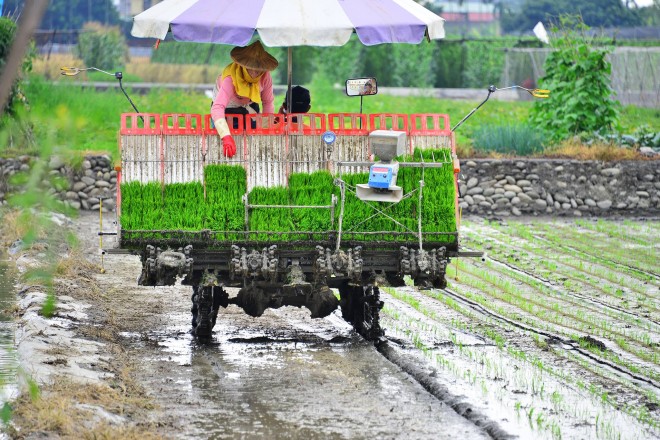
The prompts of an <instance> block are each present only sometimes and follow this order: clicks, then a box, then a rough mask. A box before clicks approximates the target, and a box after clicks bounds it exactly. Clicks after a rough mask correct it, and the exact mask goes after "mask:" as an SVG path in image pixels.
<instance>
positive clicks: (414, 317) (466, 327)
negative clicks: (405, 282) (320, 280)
mask: <svg viewBox="0 0 660 440" xmlns="http://www.w3.org/2000/svg"><path fill="white" fill-rule="evenodd" d="M388 291H389V292H392V293H393V295H394V296H393V297H392V298H389V297H387V298H386V299H385V301H386V309H385V312H386V313H385V314H386V316H385V318H384V322H385V323H386V325H387V328H388V336H389V337H392V338H396V339H398V340H400V339H403V340H406V341H407V343H408V345H409V346H411V348H412V347H416V348H417V349H418V350H421V351H422V353H424V355H425V358H426V359H427V361H428V362H430V363H432V364H433V365H435V366H436V367H437V368H439V369H440V370H442V371H444V372H445V374H443V375H439V374H438V375H437V377H440V376H442V377H443V378H444V380H445V381H448V382H449V388H450V393H452V394H456V392H457V391H456V390H457V389H458V390H459V392H462V393H466V394H467V395H468V396H470V397H471V399H470V400H471V401H474V399H476V400H484V399H485V400H484V401H485V402H490V403H491V404H490V405H488V404H487V405H486V406H485V408H482V411H484V412H485V414H486V415H488V416H490V417H492V418H493V419H497V417H496V416H495V415H493V414H492V412H489V411H492V409H493V407H498V405H499V407H502V406H504V407H505V408H508V411H510V413H509V414H508V417H510V418H511V419H515V418H516V414H518V415H519V413H520V412H521V411H523V412H525V411H527V413H529V412H530V411H534V410H533V409H532V408H536V409H537V410H540V407H539V406H538V405H541V403H540V402H539V401H544V400H545V401H546V403H544V404H543V405H545V408H546V410H547V409H549V407H552V405H553V403H552V401H551V400H552V397H551V396H552V395H554V396H555V399H560V397H558V396H564V397H562V398H563V399H566V400H567V401H568V400H573V399H576V398H577V399H578V400H580V399H582V400H586V401H588V400H589V399H590V397H589V394H590V392H587V391H586V388H585V387H584V386H583V385H582V383H588V384H590V385H587V388H591V390H592V391H591V393H593V394H596V393H598V392H599V391H593V390H603V389H609V388H612V387H614V388H617V389H619V390H620V396H618V398H617V399H613V401H616V402H619V403H620V404H622V403H625V402H630V401H637V400H639V399H640V396H641V395H643V394H644V393H643V392H640V387H641V389H645V388H647V387H648V388H652V387H650V386H649V385H648V384H646V380H645V379H644V378H641V377H640V378H639V379H640V380H641V382H639V383H636V382H637V381H635V379H632V378H627V377H626V375H625V374H621V372H616V370H615V369H610V368H609V367H607V366H602V365H599V364H597V363H595V362H593V361H591V362H593V369H594V370H595V371H596V372H597V373H598V376H596V378H592V379H587V378H585V377H584V371H585V368H584V366H583V365H579V364H578V363H577V362H576V361H575V360H572V359H571V360H569V361H568V362H567V361H566V359H565V356H562V355H557V354H556V352H562V353H563V352H574V347H572V346H571V344H572V341H570V340H562V339H561V338H560V337H558V336H556V335H553V334H551V333H548V332H544V331H540V332H539V331H538V330H537V329H534V328H529V327H527V326H525V325H524V324H521V323H519V322H517V321H515V320H510V319H507V318H505V317H501V316H499V315H498V314H497V313H494V312H492V311H490V310H488V309H487V308H484V307H482V306H481V305H480V304H478V303H476V302H474V301H471V300H469V299H467V298H464V297H463V296H461V295H458V294H456V293H454V292H451V291H449V290H443V291H436V290H432V291H424V292H423V293H422V292H419V291H417V290H416V289H414V288H401V289H388ZM443 297H446V298H452V300H451V301H453V302H454V304H452V305H451V306H450V307H447V305H448V303H449V301H446V302H442V301H441V299H442V298H443ZM460 308H464V309H463V310H462V313H461V312H457V310H458V309H460ZM538 334H541V335H544V336H543V338H545V340H547V341H551V343H550V344H546V343H545V342H544V341H543V338H541V340H539V339H538V338H536V339H535V337H534V336H535V335H538ZM390 335H391V336H390ZM484 338H485V340H486V341H489V340H490V341H492V342H491V343H490V344H488V343H484V342H483V340H484ZM564 342H565V344H563V343H564ZM564 345H565V346H564ZM540 347H544V348H540ZM577 350H578V351H579V352H582V358H584V355H587V356H590V354H589V353H588V352H583V351H582V350H581V349H579V348H578V349H577ZM585 359H589V358H588V357H587V358H585ZM615 367H616V366H615ZM452 377H453V379H452ZM576 378H577V379H578V380H577V381H576ZM580 380H584V382H581V381H580ZM461 383H463V384H465V383H467V385H465V387H467V388H469V389H467V390H466V389H465V388H461V387H460V384H461ZM470 384H471V387H470ZM614 384H616V385H614ZM475 387H477V388H478V387H481V389H482V390H486V389H487V390H488V391H487V392H486V391H483V392H482V393H479V392H475V391H474V388H475ZM542 387H546V388H545V389H546V390H551V391H546V392H545V394H544V392H543V391H541V388H542ZM492 390H497V391H496V392H494V391H492ZM623 390H627V391H623ZM656 391H657V390H656ZM601 392H603V391H601ZM470 393H471V394H470ZM648 393H650V394H652V395H655V392H651V391H649V392H648ZM486 394H487V397H485V395H486ZM568 396H572V397H570V399H569V397H568ZM576 396H579V397H576ZM619 398H620V400H619ZM630 399H633V400H630ZM493 400H494V401H493ZM548 400H550V401H549V402H548ZM596 400H597V399H596ZM495 402H497V405H496V404H495ZM571 405H572V404H571ZM571 405H568V406H569V407H571V408H572V406H571ZM598 405H600V404H598ZM562 406H563V404H562ZM521 408H522V409H521ZM598 410H599V411H600V410H601V409H598ZM611 410H612V408H611V407H610V408H609V409H606V410H605V411H611ZM571 411H572V409H570V410H569V412H571ZM551 412H554V410H552V411H551ZM555 415H556V414H555ZM555 415H552V414H547V413H546V412H545V411H544V412H543V417H547V419H546V421H547V424H543V426H542V427H539V426H537V425H536V424H535V423H532V425H534V427H533V431H534V430H538V429H541V430H547V431H550V434H551V435H553V436H556V434H557V433H558V432H564V435H565V437H564V438H573V436H574V435H575V432H573V429H574V428H573V425H579V424H580V423H581V422H580V420H581V416H580V414H572V415H571V416H569V417H568V420H567V419H566V417H567V416H566V414H564V415H563V416H562V417H555ZM511 419H509V420H511ZM502 426H503V428H504V429H505V430H507V425H506V423H504V424H503V425H502ZM638 428H639V429H642V430H643V429H644V428H643V427H639V426H638ZM553 432H554V434H553ZM569 433H571V435H569ZM531 436H532V437H533V436H535V435H534V434H531ZM587 436H588V435H587ZM578 437H579V436H578ZM521 438H530V437H529V436H527V437H526V436H525V435H523V436H522V437H521ZM624 438H625V437H624Z"/></svg>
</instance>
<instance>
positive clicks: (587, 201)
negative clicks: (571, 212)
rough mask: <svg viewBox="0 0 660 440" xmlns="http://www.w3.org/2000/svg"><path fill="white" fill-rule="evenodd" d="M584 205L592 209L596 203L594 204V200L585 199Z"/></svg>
mask: <svg viewBox="0 0 660 440" xmlns="http://www.w3.org/2000/svg"><path fill="white" fill-rule="evenodd" d="M584 203H586V204H587V206H591V207H592V208H593V207H594V206H596V202H595V201H594V200H592V199H585V200H584Z"/></svg>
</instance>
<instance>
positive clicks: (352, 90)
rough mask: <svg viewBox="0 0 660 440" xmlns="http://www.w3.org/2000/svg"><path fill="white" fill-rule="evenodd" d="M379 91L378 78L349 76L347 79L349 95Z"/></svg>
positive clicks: (373, 93) (370, 93) (365, 94)
mask: <svg viewBox="0 0 660 440" xmlns="http://www.w3.org/2000/svg"><path fill="white" fill-rule="evenodd" d="M376 93H378V83H377V82H376V78H349V79H347V80H346V94H347V95H348V96H368V95H375V94H376Z"/></svg>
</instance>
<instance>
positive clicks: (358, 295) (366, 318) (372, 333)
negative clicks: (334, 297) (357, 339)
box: [339, 285, 385, 341]
mask: <svg viewBox="0 0 660 440" xmlns="http://www.w3.org/2000/svg"><path fill="white" fill-rule="evenodd" d="M339 296H340V298H341V299H340V301H339V305H340V307H341V314H342V317H343V318H344V320H346V322H349V323H350V324H352V325H353V328H354V329H355V331H356V332H358V333H359V334H360V335H361V336H362V337H363V338H365V339H367V340H369V341H376V340H378V339H379V338H380V337H382V336H383V335H384V334H385V332H383V330H382V329H381V327H380V309H382V308H383V302H382V301H381V300H380V293H379V291H378V287H376V286H374V285H367V286H348V285H347V286H345V287H341V288H340V289H339Z"/></svg>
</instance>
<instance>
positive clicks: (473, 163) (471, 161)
mask: <svg viewBox="0 0 660 440" xmlns="http://www.w3.org/2000/svg"><path fill="white" fill-rule="evenodd" d="M465 166H466V167H470V168H474V167H476V166H477V163H476V162H475V161H473V160H468V161H467V162H466V163H465Z"/></svg>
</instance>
